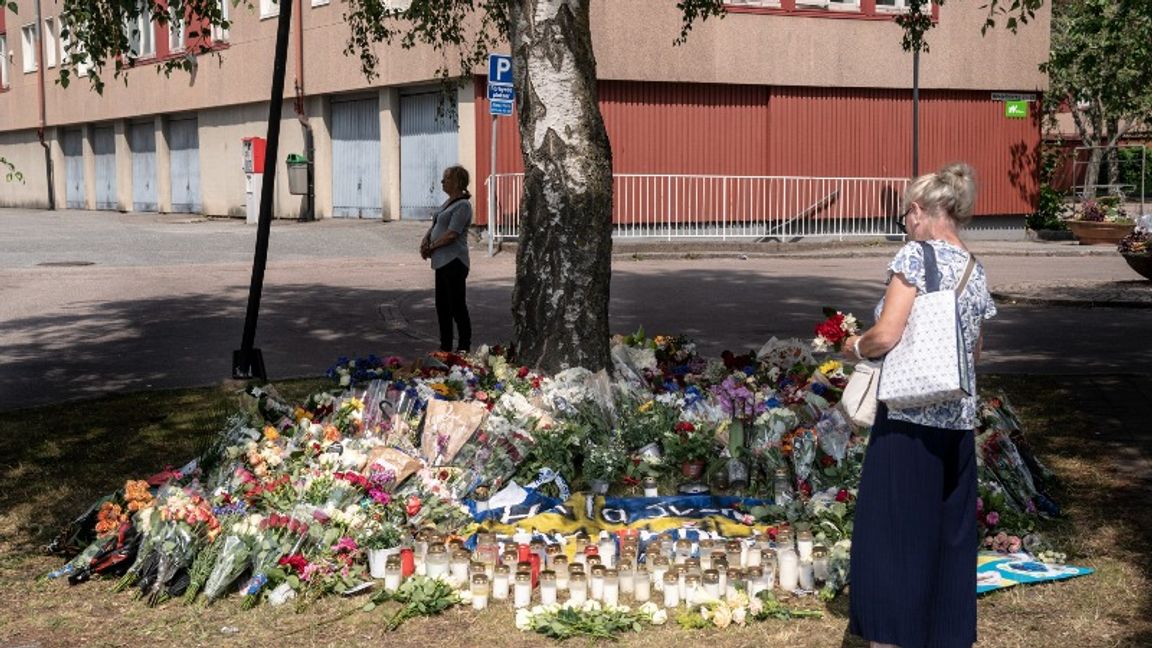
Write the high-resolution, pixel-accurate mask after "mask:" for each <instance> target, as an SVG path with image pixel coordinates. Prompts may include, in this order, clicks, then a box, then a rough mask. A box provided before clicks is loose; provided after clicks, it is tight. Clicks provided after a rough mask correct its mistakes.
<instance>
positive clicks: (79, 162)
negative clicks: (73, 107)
mask: <svg viewBox="0 0 1152 648" xmlns="http://www.w3.org/2000/svg"><path fill="white" fill-rule="evenodd" d="M61 144H62V145H63V148H64V182H65V190H64V204H65V205H67V206H68V208H69V209H84V208H86V207H87V206H88V202H87V200H86V199H85V196H84V193H85V192H84V132H83V131H82V130H80V129H79V128H69V129H66V130H65V131H64V139H63V141H62V142H61Z"/></svg>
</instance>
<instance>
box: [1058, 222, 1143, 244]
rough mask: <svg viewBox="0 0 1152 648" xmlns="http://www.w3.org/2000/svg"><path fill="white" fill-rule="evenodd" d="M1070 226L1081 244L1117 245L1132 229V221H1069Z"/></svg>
mask: <svg viewBox="0 0 1152 648" xmlns="http://www.w3.org/2000/svg"><path fill="white" fill-rule="evenodd" d="M1068 228H1069V229H1071V230H1072V234H1073V235H1074V236H1075V237H1076V238H1077V239H1078V240H1079V241H1080V245H1116V244H1117V243H1119V242H1120V239H1122V238H1124V237H1125V236H1126V235H1127V234H1128V233H1129V232H1131V231H1132V228H1133V224H1132V223H1106V222H1100V223H1098V222H1094V221H1075V220H1074V221H1068Z"/></svg>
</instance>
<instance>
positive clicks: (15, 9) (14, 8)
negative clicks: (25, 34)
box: [8, 0, 20, 15]
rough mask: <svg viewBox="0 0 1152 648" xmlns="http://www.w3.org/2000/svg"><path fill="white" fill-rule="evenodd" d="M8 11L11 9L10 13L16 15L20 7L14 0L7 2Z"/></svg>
mask: <svg viewBox="0 0 1152 648" xmlns="http://www.w3.org/2000/svg"><path fill="white" fill-rule="evenodd" d="M8 11H11V12H12V13H14V14H17V15H19V14H20V7H18V6H16V2H15V0H13V1H12V2H9V3H8Z"/></svg>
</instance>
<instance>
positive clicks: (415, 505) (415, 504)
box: [404, 495, 422, 517]
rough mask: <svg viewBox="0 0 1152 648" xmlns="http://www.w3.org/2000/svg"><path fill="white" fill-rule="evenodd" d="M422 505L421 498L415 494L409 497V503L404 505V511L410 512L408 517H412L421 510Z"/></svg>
mask: <svg viewBox="0 0 1152 648" xmlns="http://www.w3.org/2000/svg"><path fill="white" fill-rule="evenodd" d="M421 506H422V503H421V502H420V498H419V497H416V496H415V495H413V496H411V497H409V498H408V504H407V505H406V506H405V507H404V511H405V512H406V513H408V517H412V516H413V515H416V514H417V513H419V512H420V507H421Z"/></svg>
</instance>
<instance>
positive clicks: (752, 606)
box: [748, 596, 764, 616]
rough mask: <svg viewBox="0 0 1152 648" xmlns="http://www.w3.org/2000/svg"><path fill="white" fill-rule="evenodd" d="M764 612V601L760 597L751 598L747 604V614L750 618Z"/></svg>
mask: <svg viewBox="0 0 1152 648" xmlns="http://www.w3.org/2000/svg"><path fill="white" fill-rule="evenodd" d="M763 611H764V601H763V600H761V599H760V597H758V596H757V597H753V599H752V600H751V601H750V602H749V603H748V613H749V614H751V615H752V616H757V615H759V614H760V613H761V612H763Z"/></svg>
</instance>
